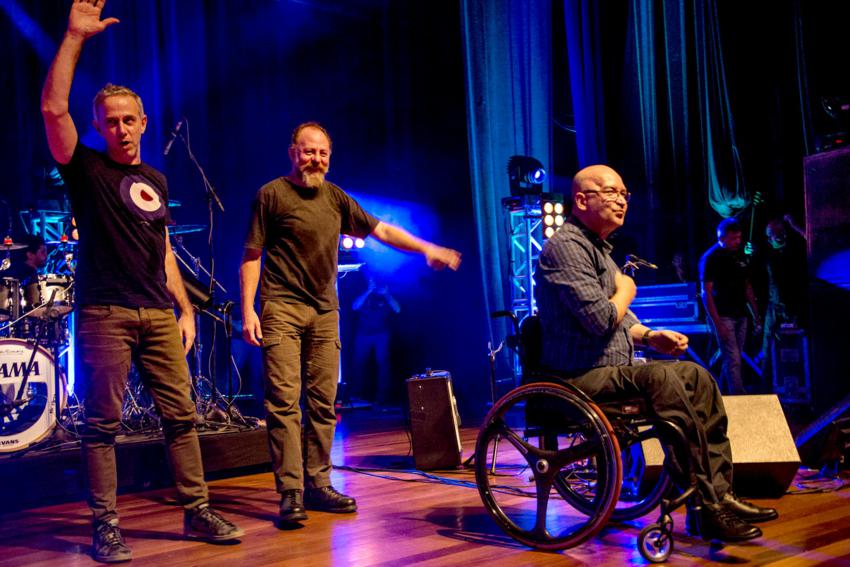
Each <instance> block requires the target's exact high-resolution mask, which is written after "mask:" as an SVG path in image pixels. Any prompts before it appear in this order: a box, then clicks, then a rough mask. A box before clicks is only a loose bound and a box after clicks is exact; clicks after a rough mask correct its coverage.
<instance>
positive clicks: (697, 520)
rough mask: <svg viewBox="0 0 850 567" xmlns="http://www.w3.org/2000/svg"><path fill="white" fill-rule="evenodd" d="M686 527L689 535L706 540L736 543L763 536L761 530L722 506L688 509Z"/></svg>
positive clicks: (707, 505)
mask: <svg viewBox="0 0 850 567" xmlns="http://www.w3.org/2000/svg"><path fill="white" fill-rule="evenodd" d="M685 525H686V526H687V530H688V533H690V534H691V535H695V536H700V537H702V539H704V540H712V539H716V540H720V541H725V542H729V543H734V542H741V541H748V540H751V539H755V538H757V537H760V536H761V530H760V529H758V528H757V527H756V526H753V525H752V524H748V523H747V522H745V521H744V520H742V519H741V518H739V517H738V516H736V515H735V514H734V513H732V512H730V511H729V510H728V509H726V507H725V506H723V505H722V504H703V505H702V506H701V507H700V506H695V507H688V515H687V518H686V521H685Z"/></svg>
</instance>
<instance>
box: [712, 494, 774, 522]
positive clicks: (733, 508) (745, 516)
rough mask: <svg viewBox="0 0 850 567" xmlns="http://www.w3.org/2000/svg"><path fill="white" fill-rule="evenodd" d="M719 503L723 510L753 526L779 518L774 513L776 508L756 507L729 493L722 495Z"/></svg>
mask: <svg viewBox="0 0 850 567" xmlns="http://www.w3.org/2000/svg"><path fill="white" fill-rule="evenodd" d="M720 503H721V504H722V505H723V507H724V508H726V509H727V510H729V511H730V512H732V513H733V514H735V515H736V516H738V517H739V518H741V519H742V520H744V521H745V522H750V523H753V524H754V523H758V522H767V521H769V520H775V519H776V518H778V517H779V512H777V511H776V508H765V507H762V506H756V505H755V504H753V503H752V502H747V501H745V500H739V499H738V497H737V496H735V495H734V494H732V492H731V491H730V492H727V493H726V494H725V495H723V499H722V500H721V501H720Z"/></svg>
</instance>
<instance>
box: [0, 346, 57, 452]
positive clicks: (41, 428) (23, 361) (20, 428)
mask: <svg viewBox="0 0 850 567" xmlns="http://www.w3.org/2000/svg"><path fill="white" fill-rule="evenodd" d="M34 351H35V356H33V352H34ZM30 360H32V362H30ZM27 365H29V376H28V377H27V380H26V384H25V385H24V373H25V370H26V367H27ZM54 368H55V366H54V361H53V357H52V356H51V355H50V353H49V352H48V351H47V350H46V349H44V348H42V347H40V346H35V345H33V344H30V343H28V342H27V341H23V340H20V339H0V453H10V452H13V451H19V450H21V449H25V448H27V447H29V446H31V445H33V444H34V443H38V442H39V441H41V440H42V439H44V438H46V437H47V436H48V435H49V434H50V432H51V431H53V428H54V427H55V426H56V416H57V412H61V411H62V409H63V408H64V407H65V401H66V396H67V394H66V393H65V380H64V377H63V378H62V379H61V380H60V381H61V387H60V390H61V391H60V392H59V396H58V399H59V400H58V401H59V404H58V405H59V407H58V409H57V408H56V405H55V404H54V398H55V397H56V396H54V389H55V388H54V380H55V373H54ZM22 386H24V387H23V388H22ZM21 390H23V391H21Z"/></svg>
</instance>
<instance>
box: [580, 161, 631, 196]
mask: <svg viewBox="0 0 850 567" xmlns="http://www.w3.org/2000/svg"><path fill="white" fill-rule="evenodd" d="M612 180H616V182H617V185H623V180H622V179H621V178H620V174H619V173H617V172H616V171H614V170H613V169H611V168H610V167H608V166H607V165H601V164H600V165H589V166H587V167H585V168H584V169H581V170H579V172H578V173H576V175H575V177H573V199H575V196H576V193H578V192H580V191H582V190H583V189H590V190H594V191H602V190H603V188H604V187H606V186H608V184H609V183H610V182H611V181H612Z"/></svg>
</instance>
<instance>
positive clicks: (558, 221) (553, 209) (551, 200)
mask: <svg viewBox="0 0 850 567" xmlns="http://www.w3.org/2000/svg"><path fill="white" fill-rule="evenodd" d="M563 199H564V196H563V195H559V194H556V193H542V194H541V195H540V214H541V217H542V220H543V227H544V228H543V238H544V239H546V238H552V236H553V235H554V234H555V232H556V231H557V230H558V229H559V228H561V227H562V226H563V225H564V203H563Z"/></svg>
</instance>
